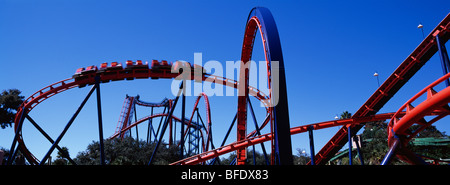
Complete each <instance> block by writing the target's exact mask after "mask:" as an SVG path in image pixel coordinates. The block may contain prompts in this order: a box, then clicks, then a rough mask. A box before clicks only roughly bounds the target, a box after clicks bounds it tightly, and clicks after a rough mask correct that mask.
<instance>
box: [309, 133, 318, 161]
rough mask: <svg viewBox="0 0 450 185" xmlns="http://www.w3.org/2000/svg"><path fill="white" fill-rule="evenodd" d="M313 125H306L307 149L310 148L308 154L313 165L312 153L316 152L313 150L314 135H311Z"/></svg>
mask: <svg viewBox="0 0 450 185" xmlns="http://www.w3.org/2000/svg"><path fill="white" fill-rule="evenodd" d="M313 130H314V126H312V125H311V126H309V127H308V134H309V149H310V155H311V165H315V160H314V155H315V154H316V152H315V151H314V135H313Z"/></svg>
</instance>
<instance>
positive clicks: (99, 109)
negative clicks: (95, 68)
mask: <svg viewBox="0 0 450 185" xmlns="http://www.w3.org/2000/svg"><path fill="white" fill-rule="evenodd" d="M95 87H96V89H97V90H96V91H97V114H98V136H99V145H100V164H101V165H106V163H105V149H104V145H103V119H102V101H101V96H100V76H96V77H95ZM136 128H137V127H136Z"/></svg>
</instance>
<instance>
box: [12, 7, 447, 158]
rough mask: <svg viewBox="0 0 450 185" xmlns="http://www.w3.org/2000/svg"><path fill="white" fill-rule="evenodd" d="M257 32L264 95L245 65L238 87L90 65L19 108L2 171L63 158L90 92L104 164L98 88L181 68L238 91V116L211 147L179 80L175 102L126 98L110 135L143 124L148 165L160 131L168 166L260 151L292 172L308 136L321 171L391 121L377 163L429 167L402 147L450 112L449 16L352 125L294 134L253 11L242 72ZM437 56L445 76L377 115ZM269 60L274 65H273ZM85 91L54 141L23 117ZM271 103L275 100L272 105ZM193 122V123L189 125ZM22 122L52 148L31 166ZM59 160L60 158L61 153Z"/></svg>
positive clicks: (156, 69)
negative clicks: (188, 110) (250, 127)
mask: <svg viewBox="0 0 450 185" xmlns="http://www.w3.org/2000/svg"><path fill="white" fill-rule="evenodd" d="M258 32H259V35H260V36H261V39H262V45H263V48H264V56H265V60H266V64H267V65H266V66H267V79H268V84H267V85H268V87H269V89H270V90H269V93H268V94H267V95H266V94H264V93H263V92H262V91H260V90H258V89H257V88H254V87H251V86H249V70H250V69H249V68H245V67H243V66H241V68H240V70H241V71H240V75H239V81H236V80H232V79H227V78H224V77H220V76H214V75H212V74H208V73H206V72H205V71H204V69H203V68H202V66H198V65H191V64H190V63H187V62H180V61H175V62H173V63H172V62H171V63H169V62H167V61H165V60H162V61H161V62H159V61H157V60H153V61H152V62H151V65H150V66H149V64H148V63H147V62H145V63H144V62H142V61H141V60H137V61H135V62H134V61H131V60H128V61H126V64H125V65H122V64H121V63H118V62H112V63H111V64H110V65H108V63H102V64H101V65H100V67H97V66H88V67H86V68H80V69H78V70H77V71H76V73H75V75H73V76H72V77H71V78H68V79H65V80H62V81H59V82H56V83H53V84H51V85H49V86H47V87H44V88H42V89H40V90H39V91H37V92H36V93H34V94H32V95H31V96H30V97H28V98H27V99H26V100H25V101H24V102H23V104H22V105H21V106H20V108H19V109H18V111H17V114H16V117H15V120H14V131H15V135H14V138H13V141H12V144H11V149H10V151H11V155H10V156H9V157H8V159H7V164H13V161H14V159H15V157H16V155H17V153H18V151H19V150H20V151H21V153H22V154H23V155H24V156H25V158H26V160H27V161H28V162H29V164H32V165H35V164H41V165H42V164H45V162H46V161H47V160H48V158H49V156H50V155H51V153H52V152H53V151H54V150H55V149H57V150H59V151H62V148H61V147H60V146H59V143H60V141H61V140H62V138H63V137H64V136H65V134H66V132H67V130H68V129H69V128H70V126H71V125H72V123H73V122H74V120H75V119H76V117H77V116H78V114H79V113H80V111H81V110H82V109H83V107H84V105H85V104H86V102H87V101H88V100H89V99H90V97H91V95H92V94H93V93H94V92H96V98H97V113H98V120H97V121H98V130H99V134H98V135H99V145H100V153H101V156H100V164H107V163H106V160H105V154H104V146H103V140H104V137H103V120H102V108H101V93H100V85H101V84H106V83H108V82H114V81H120V80H134V79H148V78H151V79H159V78H161V79H175V78H177V76H179V75H181V73H182V72H183V71H180V70H179V69H181V68H183V69H186V67H187V68H188V69H190V71H188V74H189V76H190V79H192V80H194V81H195V82H198V83H201V82H202V81H205V80H207V79H214V80H213V81H212V82H213V83H216V84H219V85H224V86H228V87H233V88H236V89H238V92H239V93H241V94H240V96H238V97H237V102H238V103H237V105H238V106H237V110H236V115H235V117H234V118H233V119H232V120H233V121H232V123H231V124H230V127H229V129H228V132H227V134H226V136H225V138H224V139H223V141H222V143H221V145H220V146H219V147H217V148H216V147H215V146H214V143H213V140H212V138H213V136H212V135H213V134H212V130H213V129H212V128H213V124H212V120H211V114H210V111H211V110H210V109H209V107H210V105H209V100H208V97H207V96H206V95H205V94H204V93H202V94H200V95H199V96H198V98H197V100H196V103H195V105H194V109H193V111H192V114H191V116H190V117H188V118H187V117H186V116H185V107H186V105H185V104H186V103H185V94H184V93H183V91H184V90H185V88H183V84H184V83H185V81H183V82H182V83H181V85H180V89H179V91H178V94H177V96H176V97H175V98H174V99H170V100H169V99H165V100H163V101H162V102H161V103H148V102H145V101H142V100H140V99H139V97H129V96H127V97H126V98H125V101H124V106H123V107H122V111H121V114H120V116H119V122H118V124H117V126H116V131H115V133H114V134H113V135H112V136H111V137H109V138H110V139H112V138H123V137H127V135H129V134H130V129H131V128H133V127H136V126H137V125H139V124H141V123H145V122H147V123H148V125H149V126H148V128H149V129H148V131H147V139H148V140H152V139H154V141H156V142H157V147H156V149H155V150H154V151H153V153H152V155H151V156H149V163H148V164H152V161H153V157H154V156H155V154H156V153H157V149H158V147H159V145H160V144H161V143H162V139H163V137H164V135H165V133H166V130H169V131H168V133H169V143H168V144H169V145H177V146H178V147H179V148H180V160H179V161H176V162H173V163H172V164H171V165H188V164H190V165H193V164H215V163H216V162H219V163H220V159H219V158H218V157H219V156H221V155H223V154H227V153H230V152H236V155H237V157H236V159H235V160H234V161H233V164H236V165H243V164H245V163H246V160H247V156H246V153H247V148H248V147H250V146H255V145H258V144H260V145H261V147H262V151H263V153H264V156H265V158H266V163H267V164H272V165H291V164H293V158H292V149H291V148H292V143H291V135H294V134H299V133H303V132H308V134H309V138H310V149H311V154H312V155H311V161H310V162H309V163H308V164H311V165H316V164H326V163H327V161H328V160H330V159H331V158H332V157H333V156H334V155H335V154H336V153H337V152H338V151H339V150H340V149H341V148H342V147H343V146H345V145H346V144H347V143H348V145H349V147H350V148H351V147H352V146H351V145H352V144H351V143H352V142H351V141H352V138H353V137H354V136H355V134H356V133H357V132H358V131H359V130H360V129H361V128H362V127H363V126H364V125H365V123H367V122H372V121H378V120H388V119H389V120H390V122H389V124H388V130H387V132H388V138H387V139H388V145H389V152H388V153H387V154H386V156H385V158H384V160H383V162H382V164H384V165H385V164H389V162H390V161H391V159H392V157H393V156H396V157H398V158H399V159H401V160H403V161H405V162H408V163H411V164H427V163H426V162H425V161H424V160H423V159H422V158H421V157H420V156H419V155H416V154H414V153H413V152H411V151H409V150H408V149H407V147H406V146H407V145H408V142H409V141H410V140H411V139H412V138H414V137H415V136H416V135H417V134H418V133H419V132H420V131H422V130H424V129H425V128H426V127H428V126H430V125H431V124H433V123H435V122H436V121H438V120H440V119H442V118H444V117H445V116H447V115H449V114H450V107H449V106H448V103H449V102H450V88H449V87H448V86H449V84H450V83H449V82H450V80H449V78H450V73H449V71H450V69H449V68H450V62H449V57H448V54H447V50H446V48H445V43H446V42H447V41H448V40H449V38H450V14H448V15H447V16H446V17H445V18H444V19H443V20H442V21H441V22H440V23H439V24H438V25H437V26H436V28H434V29H433V31H431V33H430V34H429V35H428V36H427V37H426V38H425V39H424V40H423V41H422V42H421V43H420V44H419V46H418V47H417V48H416V49H415V50H414V51H413V52H412V53H411V54H410V55H409V56H408V57H407V58H406V59H405V60H404V61H403V62H402V63H401V64H400V65H399V67H398V68H397V69H396V70H395V71H394V72H393V73H392V74H391V75H390V76H389V77H388V78H387V79H386V81H384V83H383V84H382V85H381V86H379V88H378V89H377V90H376V91H375V92H374V93H373V94H372V95H371V96H370V97H369V99H368V100H367V101H366V102H365V103H364V104H363V105H362V106H361V108H359V110H358V111H356V112H355V114H353V116H352V117H351V118H348V119H340V120H331V121H325V122H320V123H313V124H308V125H302V126H298V127H292V128H291V127H290V119H289V110H288V96H287V90H286V76H285V63H284V60H283V54H282V50H281V42H280V38H279V34H278V30H277V26H276V24H275V20H274V18H273V16H272V14H271V13H270V11H269V10H268V9H267V8H263V7H256V8H253V9H252V10H251V11H250V14H249V16H248V19H247V24H246V26H245V32H244V40H243V46H242V53H241V61H243V64H242V65H245V64H246V63H247V62H249V61H250V60H251V58H252V52H253V45H254V41H255V38H256V36H257V35H258V34H257V33H258ZM436 52H438V53H439V56H440V60H441V64H442V69H443V73H444V75H443V76H442V77H441V78H439V79H438V80H436V81H435V82H433V83H432V84H430V85H429V86H427V87H425V88H424V89H423V90H422V91H420V92H418V93H417V95H415V96H414V97H412V98H411V99H410V100H409V101H407V102H406V103H405V104H404V105H403V106H402V107H401V108H400V109H399V110H398V111H397V112H395V113H382V114H377V113H378V111H379V110H380V109H381V108H382V107H383V106H384V105H385V104H386V103H387V102H389V100H390V99H391V98H392V97H393V96H394V95H395V94H396V93H397V92H398V91H399V89H400V88H401V87H402V86H403V85H404V84H405V83H406V82H407V81H408V80H409V79H410V78H411V77H412V76H414V74H415V73H416V72H417V71H418V70H419V69H420V68H421V67H422V66H423V65H424V64H425V63H426V62H427V61H429V59H430V58H431V57H432V56H433V55H434V54H435V53H436ZM275 61H276V62H277V64H278V65H272V63H273V62H275ZM174 69H175V70H174ZM191 69H192V70H191ZM173 71H175V72H173ZM274 73H277V74H278V76H279V79H273V78H272V74H274ZM184 74H186V71H184ZM441 83H445V88H444V89H442V90H440V91H436V88H435V87H436V86H437V85H438V84H441ZM86 86H92V87H91V89H90V90H89V92H88V94H87V95H86V97H85V98H84V99H83V101H82V102H81V104H80V106H79V107H78V109H77V110H76V111H75V113H74V114H73V116H72V117H71V118H70V119H69V121H68V122H67V124H66V125H65V127H64V129H63V130H62V131H61V133H60V134H59V135H58V137H57V138H56V139H54V138H51V137H50V136H49V135H48V134H47V132H46V131H45V130H44V129H42V127H41V126H40V125H39V124H38V123H37V122H36V121H35V120H34V119H33V118H32V117H31V116H30V114H29V113H30V112H31V111H32V110H33V109H34V108H35V107H36V106H37V105H39V104H40V103H42V102H43V101H45V100H48V99H50V98H51V97H53V96H55V95H57V94H59V93H62V92H64V91H66V90H69V89H73V88H75V87H80V88H82V87H86ZM273 89H277V91H273ZM425 94H426V97H427V98H426V100H425V101H418V98H419V97H421V96H425ZM249 95H251V96H253V97H255V98H256V99H258V100H259V101H260V102H262V104H264V105H266V108H265V110H266V116H265V117H264V119H263V120H264V121H263V122H262V123H260V124H258V123H257V121H256V117H255V114H254V111H253V107H252V106H251V102H250V101H249V98H250V97H251V96H249ZM180 97H181V99H182V100H181V101H182V103H181V109H182V114H181V118H178V117H176V116H175V115H174V110H175V108H176V105H177V103H178V100H179V98H180ZM201 98H203V99H204V102H205V109H206V110H205V112H206V123H205V122H203V118H202V117H201V116H200V113H199V110H198V106H197V105H198V104H199V100H200V99H201ZM274 98H278V101H276V100H275V99H274ZM273 102H277V104H276V105H275V106H271V105H272V103H273ZM136 105H139V106H146V107H151V109H152V110H153V108H156V107H163V108H164V109H165V110H164V111H163V113H157V114H153V111H152V112H151V114H150V115H149V116H146V117H143V118H141V119H139V120H138V119H137V117H136V115H135V116H134V117H135V119H134V121H133V119H132V117H133V113H135V112H136V111H135V107H136ZM249 112H250V114H251V116H252V117H253V121H254V124H255V128H256V129H255V130H254V131H252V132H250V133H247V119H248V117H247V116H248V113H249ZM195 116H196V120H194V117H195ZM158 117H159V118H160V122H159V126H158V129H155V127H153V123H152V120H153V119H156V118H158ZM25 120H28V122H26V123H30V124H31V125H33V126H34V127H35V128H36V129H37V130H38V131H39V132H40V133H41V134H42V135H43V136H44V137H45V138H47V139H48V141H49V142H50V143H51V147H50V148H49V150H48V152H47V153H46V154H45V156H44V157H43V158H42V159H40V160H39V159H37V158H36V157H35V156H34V155H33V153H32V152H31V151H29V149H28V148H27V146H26V144H25V142H24V139H23V137H24V136H23V135H22V127H23V125H24V123H25ZM200 120H201V121H200ZM230 120H231V119H230ZM260 120H261V119H260ZM173 122H175V124H180V127H181V131H180V134H179V142H178V143H176V142H175V140H176V135H172V133H175V132H174V131H173V130H172V129H173V128H176V127H172V126H173ZM235 123H236V135H237V138H236V141H235V142H232V143H230V144H225V143H226V140H227V138H228V135H229V133H230V132H231V131H232V129H233V127H234V124H235ZM266 125H270V132H269V133H261V130H262V129H263V128H264V127H265V126H266ZM413 125H419V128H418V129H415V130H413V129H411V128H412V126H413ZM185 126H186V128H185ZM330 127H340V129H339V130H338V132H337V133H336V134H335V135H334V136H333V137H332V138H331V139H330V140H329V141H328V143H326V144H325V146H324V147H323V148H322V149H321V150H320V151H319V152H318V153H315V152H314V139H313V131H314V130H319V129H325V128H330ZM136 133H137V132H136ZM152 136H153V137H152ZM185 141H187V142H185ZM267 141H270V146H271V155H270V157H269V156H268V155H267V152H266V149H265V148H264V145H262V143H263V142H267ZM358 151H359V149H358ZM62 153H63V154H64V152H62ZM313 154H315V155H313ZM360 156H361V155H360ZM65 157H66V158H67V159H68V160H69V161H70V162H71V163H72V164H76V162H75V161H74V160H72V159H71V158H70V157H69V156H65ZM349 157H350V158H352V152H349ZM360 160H361V163H362V164H363V161H362V158H360ZM350 162H351V160H350ZM350 164H351V163H350Z"/></svg>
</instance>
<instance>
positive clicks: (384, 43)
mask: <svg viewBox="0 0 450 185" xmlns="http://www.w3.org/2000/svg"><path fill="white" fill-rule="evenodd" d="M255 6H264V7H267V8H269V9H270V10H271V12H272V14H273V16H274V18H275V21H276V23H277V26H278V30H279V34H280V38H281V43H282V49H283V54H284V60H285V67H286V69H287V70H286V78H287V88H288V101H289V112H290V120H291V126H292V127H294V126H299V125H303V124H309V123H315V122H321V121H327V120H331V119H333V118H334V117H335V116H336V115H339V114H340V113H341V112H343V111H346V110H347V111H349V112H351V113H354V112H355V111H356V110H358V109H359V107H360V106H361V105H362V104H363V103H364V102H365V101H366V100H367V98H369V96H370V95H371V94H372V93H373V92H374V91H375V90H376V88H377V81H376V78H375V77H373V73H375V71H377V72H378V73H379V74H380V76H379V77H380V83H382V82H383V81H384V80H385V79H386V78H387V77H388V75H390V74H391V73H392V72H393V71H394V70H395V69H396V68H397V67H398V65H399V64H400V63H401V62H402V61H403V60H404V59H405V58H406V57H407V56H408V55H409V54H410V53H411V52H412V51H413V50H414V49H415V48H416V46H417V45H418V44H419V43H420V42H421V40H422V33H421V31H420V30H419V29H417V25H418V24H419V23H422V24H423V25H424V32H425V34H428V33H429V32H430V31H431V30H432V29H433V28H434V27H435V26H436V25H437V24H438V23H439V22H440V21H441V20H442V19H443V18H444V17H445V16H446V15H447V14H448V13H449V12H450V11H449V10H450V9H449V7H450V2H449V1H444V0H441V1H434V0H430V1H364V2H348V1H309V2H305V1H262V0H251V1H171V0H169V1H158V2H153V1H152V2H148V1H136V0H133V1H116V0H114V1H111V0H108V1H106V0H104V1H87V0H80V1H56V0H52V1H49V0H47V1H12V0H0V40H1V42H0V63H1V67H2V71H1V73H0V79H1V81H0V90H3V89H10V88H17V89H19V90H21V91H22V92H23V95H24V96H26V97H28V96H30V95H31V94H33V93H34V92H36V91H37V90H39V89H41V88H43V87H45V86H47V85H49V84H52V83H54V82H57V81H60V80H63V79H66V78H69V77H71V76H72V75H73V73H74V72H75V70H76V69H77V68H79V67H85V66H89V65H100V63H102V62H113V61H119V62H122V63H125V61H126V60H137V59H141V60H144V61H146V60H148V61H151V60H152V59H158V60H162V59H165V60H168V61H174V60H186V61H190V62H192V61H193V58H194V52H202V54H203V62H206V61H209V60H217V61H219V62H221V63H225V61H228V60H232V61H236V60H239V59H240V50H241V47H242V39H243V34H244V26H245V23H246V19H247V16H248V13H249V11H250V10H251V9H252V8H253V7H255ZM260 41H261V40H260V38H258V40H256V44H255V56H254V60H256V61H259V60H263V54H262V52H261V51H262V45H261V42H260ZM447 48H450V47H449V46H448V44H447ZM440 76H442V72H441V67H440V61H439V57H438V56H437V55H436V56H434V57H433V58H432V59H431V60H430V61H429V62H428V63H427V64H426V65H425V66H424V67H423V68H422V69H421V70H420V71H419V72H418V73H417V74H416V75H415V76H414V77H413V78H412V79H411V80H410V81H409V82H408V83H407V84H406V85H405V86H404V87H403V88H402V89H401V90H400V91H399V92H398V93H397V95H395V96H394V97H393V98H392V100H391V101H390V102H389V103H388V104H386V106H384V107H383V108H382V109H381V111H380V113H382V112H395V111H397V109H398V108H399V107H400V106H401V105H402V104H403V103H404V102H406V101H407V100H408V99H409V98H411V97H412V96H413V95H415V94H416V93H417V92H418V91H420V90H421V89H422V88H424V87H425V86H426V85H428V84H429V83H431V82H433V81H435V80H436V79H438V78H439V77H440ZM171 82H172V81H171V80H150V79H149V80H134V81H127V82H125V81H121V82H114V83H109V84H105V85H102V86H101V91H102V106H103V120H104V134H105V137H108V136H110V135H111V134H112V133H113V132H114V130H115V127H116V124H117V120H118V118H119V113H120V110H121V108H122V103H123V99H124V97H125V95H126V94H129V95H133V96H134V95H136V94H139V95H141V99H142V100H145V101H149V102H159V101H161V100H162V99H163V98H164V97H168V98H173V96H172V95H171V93H170V84H171ZM88 90H89V88H82V89H78V88H77V89H73V90H70V91H66V92H64V93H62V94H59V95H57V96H54V97H52V98H50V99H48V100H47V101H45V102H44V103H42V104H40V105H39V106H37V107H36V108H35V109H34V110H33V111H32V112H31V113H30V116H31V117H33V119H35V120H36V121H37V122H38V123H39V124H40V125H41V126H42V127H43V128H44V129H45V130H46V131H48V132H49V135H50V136H51V137H52V138H56V137H57V135H58V134H59V133H60V132H61V130H62V128H63V127H64V126H65V124H66V123H67V121H68V120H69V119H70V117H71V115H72V114H73V113H74V112H75V110H76V108H77V107H78V105H79V104H80V103H81V101H82V99H83V98H84V97H85V95H86V94H87V92H88ZM193 100H194V98H193V97H188V101H187V102H188V108H187V110H188V112H190V111H191V109H192V102H193ZM210 101H211V105H212V119H213V125H214V126H213V133H214V135H215V136H214V142H215V145H216V146H218V145H219V144H220V142H221V140H222V138H223V135H224V134H225V132H226V129H227V128H228V126H229V124H230V122H231V120H232V118H233V116H234V114H235V113H236V109H237V97H211V98H210ZM257 109H258V116H259V117H258V121H262V120H263V116H262V114H261V113H262V111H263V109H262V108H257ZM144 111H148V109H142V111H141V112H138V117H142V116H145V115H146V114H147V113H145V112H144ZM96 114H97V112H96V106H95V98H91V99H90V101H89V102H88V104H86V106H85V108H84V109H83V111H82V112H81V113H80V115H79V116H78V118H77V119H76V121H75V122H74V124H73V125H72V127H71V129H69V131H68V132H67V134H66V137H64V139H63V140H62V141H61V144H60V145H61V146H67V147H69V150H70V154H71V156H72V157H75V156H76V154H77V153H78V152H79V151H84V150H85V149H86V146H87V145H88V144H90V143H91V142H92V140H98V135H97V132H98V128H97V117H96ZM176 114H177V115H179V114H180V113H179V111H177V112H176ZM449 121H450V120H449V119H444V120H442V121H440V122H438V123H436V124H435V125H436V126H437V128H438V129H440V130H441V131H446V132H447V133H449V132H450V125H449V124H448V122H449ZM249 123H252V122H249ZM252 128H253V126H249V129H252ZM144 129H145V128H144V127H142V128H141V127H140V131H141V132H140V135H141V136H144V135H145V134H144ZM337 130H338V128H331V129H326V130H321V131H316V132H315V141H316V143H315V146H316V152H317V151H318V150H319V149H320V148H321V147H322V146H323V145H324V144H325V143H326V142H327V141H328V140H329V139H330V138H331V137H332V136H333V135H334V133H335V132H336V131H337ZM23 132H24V134H23V137H24V140H25V142H26V144H27V146H28V147H29V148H30V150H31V151H32V152H33V153H34V154H35V155H36V156H37V157H38V158H39V159H41V158H42V156H43V155H44V154H45V152H46V151H47V150H48V148H49V146H50V145H49V143H48V141H46V140H45V138H44V137H43V136H41V135H40V134H38V132H37V131H36V129H34V128H33V127H32V126H30V124H29V123H28V125H25V126H24V130H23ZM12 137H13V130H12V129H11V128H7V129H1V130H0V147H5V148H9V147H10V145H11V142H12ZM235 138H236V135H235V132H233V133H232V135H230V139H229V142H231V141H234V140H235ZM292 141H293V150H294V152H295V149H297V148H304V149H307V152H309V145H308V139H307V135H306V134H300V135H296V136H293V137H292ZM258 148H259V147H258Z"/></svg>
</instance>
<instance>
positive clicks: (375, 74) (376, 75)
mask: <svg viewBox="0 0 450 185" xmlns="http://www.w3.org/2000/svg"><path fill="white" fill-rule="evenodd" d="M373 76H375V77H377V83H378V87H380V79H378V73H377V72H375V73H374V74H373Z"/></svg>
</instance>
